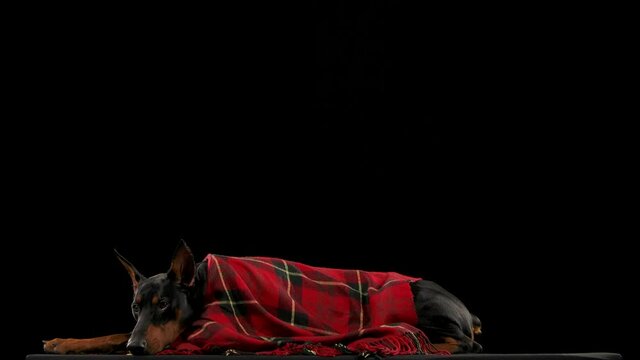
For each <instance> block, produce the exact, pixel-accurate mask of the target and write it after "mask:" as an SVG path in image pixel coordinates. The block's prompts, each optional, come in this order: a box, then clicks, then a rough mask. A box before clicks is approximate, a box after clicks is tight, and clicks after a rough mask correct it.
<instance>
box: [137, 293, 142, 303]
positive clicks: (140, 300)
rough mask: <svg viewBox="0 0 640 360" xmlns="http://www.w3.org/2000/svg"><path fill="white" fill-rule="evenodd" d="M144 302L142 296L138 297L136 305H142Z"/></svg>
mask: <svg viewBox="0 0 640 360" xmlns="http://www.w3.org/2000/svg"><path fill="white" fill-rule="evenodd" d="M141 302H142V296H140V295H138V296H136V304H140V303H141Z"/></svg>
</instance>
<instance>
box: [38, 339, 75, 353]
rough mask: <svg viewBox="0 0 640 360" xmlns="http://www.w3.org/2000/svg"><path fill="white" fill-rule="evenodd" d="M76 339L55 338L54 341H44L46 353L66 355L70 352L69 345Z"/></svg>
mask: <svg viewBox="0 0 640 360" xmlns="http://www.w3.org/2000/svg"><path fill="white" fill-rule="evenodd" d="M73 340H75V339H60V338H55V339H53V340H42V343H43V346H42V348H43V349H44V351H45V352H48V353H52V354H66V353H68V352H69V350H70V348H69V344H70V343H71V342H72V341H73Z"/></svg>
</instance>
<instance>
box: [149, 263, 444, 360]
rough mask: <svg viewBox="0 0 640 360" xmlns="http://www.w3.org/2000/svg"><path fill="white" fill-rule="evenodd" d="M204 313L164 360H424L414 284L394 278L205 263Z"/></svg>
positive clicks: (264, 265)
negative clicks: (313, 359) (344, 359)
mask: <svg viewBox="0 0 640 360" xmlns="http://www.w3.org/2000/svg"><path fill="white" fill-rule="evenodd" d="M205 261H206V262H207V265H208V273H207V276H208V283H207V288H206V290H205V304H206V306H205V310H204V311H203V313H202V315H201V318H200V319H199V320H197V321H196V322H195V323H194V326H195V329H194V330H193V331H188V332H186V333H185V334H184V335H183V337H182V338H181V339H179V340H177V341H176V342H175V343H174V344H173V345H172V347H171V348H170V349H167V350H165V351H163V352H161V354H203V353H219V352H223V351H241V352H244V351H250V352H257V353H259V354H264V355H289V354H315V355H321V356H333V355H339V354H344V353H350V352H355V353H375V354H378V355H405V354H426V353H433V352H437V351H434V350H433V347H432V346H430V344H429V342H428V339H427V338H426V336H425V335H424V333H422V331H420V330H418V329H417V328H415V327H414V326H413V325H415V324H416V322H417V316H416V311H415V306H414V303H413V294H412V292H411V288H410V285H409V283H410V282H412V281H416V280H419V279H417V278H412V277H408V276H404V275H400V274H397V273H381V272H364V271H359V270H339V269H328V268H319V267H312V266H308V265H304V264H300V263H297V262H292V261H285V260H282V259H274V258H264V257H245V258H237V257H227V256H220V255H208V256H207V257H206V259H205Z"/></svg>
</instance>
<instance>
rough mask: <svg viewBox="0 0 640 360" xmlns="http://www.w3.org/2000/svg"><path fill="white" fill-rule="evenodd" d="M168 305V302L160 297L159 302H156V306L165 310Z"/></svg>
mask: <svg viewBox="0 0 640 360" xmlns="http://www.w3.org/2000/svg"><path fill="white" fill-rule="evenodd" d="M168 307H169V302H168V301H167V299H161V300H160V302H158V308H160V310H165V309H167V308H168Z"/></svg>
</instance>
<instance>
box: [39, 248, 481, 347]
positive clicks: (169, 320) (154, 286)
mask: <svg viewBox="0 0 640 360" xmlns="http://www.w3.org/2000/svg"><path fill="white" fill-rule="evenodd" d="M115 253H116V256H117V258H118V260H119V261H120V262H121V263H122V265H123V266H124V268H125V269H126V270H127V272H128V274H129V276H130V278H131V282H132V285H133V302H132V304H131V312H132V314H133V317H134V319H135V320H136V325H135V327H134V328H133V330H132V331H131V332H130V333H123V334H116V335H109V336H103V337H98V338H91V339H60V338H56V339H53V340H45V341H43V343H44V351H45V352H48V353H57V354H74V353H114V352H127V351H128V352H129V353H131V354H133V355H144V354H156V353H158V352H161V351H166V349H167V348H169V347H170V346H172V344H175V342H176V341H178V340H179V338H181V337H182V336H184V334H183V333H184V332H186V331H187V329H192V328H193V327H194V325H197V326H199V327H200V328H199V329H200V330H198V331H196V332H195V333H193V334H192V335H191V336H190V338H192V337H193V336H194V335H197V336H199V337H200V338H202V337H203V336H209V335H207V334H209V333H216V334H223V333H224V331H227V330H229V329H228V328H231V329H230V330H229V331H237V332H241V330H242V331H244V332H245V334H247V335H249V331H248V330H247V329H245V327H247V326H248V325H245V326H243V325H242V323H240V322H238V324H239V327H238V326H237V325H235V323H234V324H231V323H230V325H228V326H227V328H224V326H223V324H221V323H220V321H208V322H203V321H201V320H200V321H199V320H198V319H200V318H201V317H202V316H203V314H204V313H205V312H207V311H210V310H211V307H210V305H212V304H213V303H209V304H208V303H207V302H208V301H209V300H207V299H206V297H207V292H208V293H210V294H211V293H214V294H222V296H225V297H224V298H225V299H226V298H227V297H226V296H228V300H229V301H226V302H224V301H217V302H215V303H216V304H218V305H219V306H220V309H221V310H220V311H221V312H222V313H224V314H225V316H223V317H221V318H218V319H225V318H229V319H232V320H233V316H235V320H238V314H237V313H236V312H240V309H239V306H240V304H248V303H251V302H252V301H235V302H233V301H231V300H234V299H232V297H231V295H230V294H231V290H230V289H228V288H227V287H228V284H227V282H228V281H229V280H227V282H224V279H222V283H221V284H222V285H221V286H217V287H221V288H223V289H220V288H217V287H215V286H214V285H211V284H212V281H210V280H211V279H208V277H213V275H212V274H214V272H215V271H217V270H221V268H222V267H224V266H226V265H224V264H223V265H221V262H222V261H223V260H224V259H227V261H235V262H239V263H241V264H248V263H252V264H256V265H257V266H262V267H268V268H269V269H271V268H273V269H276V271H275V272H273V271H271V272H270V273H269V274H272V273H278V274H285V275H286V281H287V282H285V284H287V285H288V287H287V290H286V291H285V295H286V294H288V295H289V296H291V286H292V284H294V285H295V281H301V280H302V278H303V277H304V279H306V280H308V281H314V282H313V284H315V285H314V286H318V287H319V289H320V291H323V290H322V289H327V291H330V292H332V294H333V295H328V297H326V298H325V299H326V300H320V306H318V309H319V310H317V311H318V312H319V313H321V314H334V313H335V312H332V311H334V310H335V309H332V308H331V306H332V305H331V304H330V303H331V300H332V299H334V298H335V296H336V295H335V293H334V291H337V290H336V287H340V288H341V289H342V288H346V291H347V292H348V293H349V294H351V295H354V294H355V295H354V296H355V299H356V300H358V299H359V301H360V305H362V304H365V305H366V306H367V307H368V308H369V307H371V306H372V305H371V304H373V300H374V296H377V294H374V292H376V291H382V290H381V289H383V288H385V289H389V288H391V286H392V285H394V286H395V285H396V284H405V285H402V286H396V287H395V289H396V290H393V291H405V292H404V293H405V294H410V297H412V298H411V299H410V300H408V299H399V298H398V299H395V298H393V299H392V300H393V301H392V302H391V303H392V304H394V305H393V307H398V306H402V307H403V309H384V310H383V312H392V313H394V314H395V312H397V311H405V310H407V308H408V307H412V309H411V311H409V312H407V314H409V313H412V314H415V315H412V316H413V317H412V319H413V320H412V321H411V322H413V324H410V325H407V327H411V326H415V328H417V329H418V330H416V332H414V334H421V333H424V335H426V337H425V339H427V345H428V348H429V349H431V350H432V351H433V350H435V351H439V352H443V351H444V352H448V353H466V352H481V351H482V346H481V345H480V344H478V343H477V342H476V340H475V338H476V335H478V334H480V333H481V323H480V320H479V319H478V317H476V316H475V315H472V314H471V313H470V312H469V310H468V309H467V307H466V306H465V305H464V304H463V303H462V301H460V300H459V299H458V298H457V297H455V296H454V295H452V294H451V293H450V292H448V291H447V290H445V289H444V288H442V287H441V286H439V285H438V284H436V283H434V282H432V281H426V280H422V279H413V278H409V277H405V276H404V275H400V274H396V273H371V274H373V275H371V276H373V277H380V278H384V279H386V280H385V284H384V286H381V287H378V288H376V287H375V286H373V285H367V288H368V289H369V292H368V293H367V292H363V291H356V290H357V287H358V286H360V287H362V281H361V276H363V277H365V276H369V275H368V274H369V273H365V272H360V271H357V270H353V271H352V270H337V269H336V270H332V269H328V270H327V269H325V270H327V271H336V272H337V271H347V273H345V274H349V275H348V276H351V277H352V278H353V276H357V280H358V282H357V284H358V285H352V286H351V285H349V282H348V281H345V282H344V283H342V282H329V281H318V280H317V279H312V278H311V277H310V276H307V275H305V274H304V273H303V272H301V271H299V269H300V268H302V267H305V266H306V265H303V264H298V263H293V262H287V261H284V260H280V259H266V258H228V257H221V256H213V255H209V256H208V257H207V258H205V261H203V262H200V263H198V264H196V263H195V262H194V257H193V254H192V252H191V250H190V249H189V247H188V246H187V244H186V243H185V242H184V241H183V240H181V241H180V243H179V245H178V247H177V249H176V251H175V253H174V256H173V259H172V261H171V266H170V269H169V271H168V272H166V273H161V274H158V275H155V276H151V277H145V276H143V275H142V274H141V273H140V272H139V271H138V270H137V269H136V268H135V267H134V266H133V264H132V263H131V262H129V261H128V260H127V259H125V258H124V257H123V256H122V255H120V254H119V253H118V252H117V251H116V252H115ZM207 259H208V260H207ZM214 262H215V263H214ZM274 264H275V265H274ZM279 264H282V266H280V265H279ZM296 264H297V265H296ZM216 266H217V269H216V268H215V267H216ZM242 266H244V265H242ZM212 269H213V270H212ZM292 269H295V271H294V270H292ZM309 269H311V270H310V271H316V270H317V269H322V268H312V267H309ZM285 270H287V271H285ZM212 271H214V272H212ZM317 271H321V270H317ZM220 274H222V273H220ZM318 274H320V273H318ZM353 274H355V275H353ZM389 274H394V275H389ZM233 275H234V274H232V276H233ZM261 276H262V275H261ZM261 276H258V277H261ZM320 276H321V275H317V277H320ZM390 276H391V277H390ZM292 279H293V280H292ZM389 279H392V280H389ZM398 279H399V280H398ZM243 281H244V280H243ZM247 281H249V280H247ZM283 281H284V280H283ZM268 282H269V281H267V283H268ZM352 283H353V284H355V280H354V281H352ZM208 284H209V285H208ZM318 284H319V285H318ZM406 284H409V286H407V285H406ZM330 285H331V286H333V285H336V286H334V287H333V288H328V287H327V286H330ZM212 286H214V288H212ZM229 286H230V285H229ZM259 286H260V285H255V284H254V285H251V284H249V286H248V291H251V290H253V291H254V292H256V293H260V292H262V293H268V292H269V290H268V289H267V290H266V291H258V287H259ZM403 286H404V287H403ZM403 289H405V290H403ZM223 290H224V291H223ZM360 290H361V289H360ZM305 291H307V293H308V292H309V291H308V290H305ZM384 291H391V290H384ZM409 291H410V292H409ZM225 294H226V295H225ZM317 296H323V295H322V294H321V293H320V294H319V295H317ZM392 296H398V295H396V294H392ZM405 297H406V296H405ZM363 299H364V300H363ZM285 300H286V301H289V300H288V298H285ZM363 301H364V302H363ZM403 301H404V302H403ZM407 301H409V302H407ZM377 302H381V301H377ZM234 303H235V307H234V305H233V304H234ZM291 304H292V305H295V301H294V298H293V297H292V296H291ZM400 304H404V305H400ZM365 305H363V306H365ZM229 306H231V307H229ZM246 306H249V305H246ZM298 306H299V307H301V306H302V305H298ZM362 308H363V307H362V306H361V309H362ZM371 308H372V307H371ZM261 309H262V308H261ZM286 310H287V311H289V307H287V308H286ZM413 310H415V312H413ZM260 311H262V312H261V314H262V313H264V311H263V310H260ZM294 312H295V311H294V308H291V316H290V320H291V321H290V324H288V322H289V313H286V314H285V320H286V322H287V324H286V325H287V326H289V325H290V326H291V327H290V328H287V329H285V330H281V331H282V332H283V333H282V334H279V333H277V332H276V334H275V335H276V336H273V335H274V334H273V331H271V333H270V335H271V337H270V338H266V337H264V336H262V337H260V339H259V340H261V342H260V345H255V344H254V345H251V346H249V347H248V349H250V350H261V349H266V348H268V347H269V346H271V347H272V346H275V345H273V344H272V343H274V342H275V343H277V346H280V345H282V344H283V342H282V339H284V338H285V337H286V336H291V334H290V332H291V331H298V330H300V331H303V332H301V333H300V334H303V335H305V334H312V335H317V334H316V333H313V330H309V327H305V326H302V325H301V324H302V323H303V321H304V320H305V319H304V318H301V319H302V320H299V319H294V318H295V317H296V316H298V315H299V314H301V312H298V313H295V314H294ZM214 315H215V314H214ZM231 315H233V316H231ZM378 315H379V314H373V315H371V316H369V317H368V318H367V319H365V318H364V316H363V312H362V311H361V312H360V315H359V316H360V317H359V319H358V317H357V316H356V317H355V322H356V323H358V321H359V332H358V334H359V335H363V334H365V331H364V327H365V325H367V324H366V323H367V322H371V321H373V320H371V319H373V318H374V317H376V316H378ZM264 316H271V315H264ZM278 316H279V315H278ZM389 316H390V317H388V319H391V318H394V316H396V315H393V314H392V315H389ZM320 317H324V318H325V319H329V320H328V321H331V319H333V315H324V316H320ZM378 317H379V316H378ZM394 319H395V318H394ZM365 320H366V321H365ZM260 321H263V320H260ZM278 321H279V320H278ZM223 322H224V321H223ZM387 322H389V321H387ZM393 322H394V323H395V320H394V321H393ZM212 324H213V325H215V326H218V327H217V328H216V329H218V330H216V331H215V332H214V331H213V330H211V328H209V329H205V328H206V327H207V326H212ZM278 326H280V325H278ZM283 326H284V325H283ZM384 327H385V328H386V329H391V328H393V326H392V325H386V324H385V325H384ZM396 327H401V326H399V325H398V326H396ZM380 328H382V327H380ZM204 330H207V331H204ZM383 330H384V329H383ZM304 331H307V332H304ZM309 331H311V332H309ZM317 331H321V330H317ZM402 331H404V330H402ZM326 333H327V334H329V332H326ZM296 334H298V333H296ZM323 334H324V333H323ZM367 334H369V333H367ZM240 335H242V336H244V334H240ZM277 335H280V337H278V336H277ZM234 336H235V335H234ZM336 336H339V335H336ZM412 337H413V338H414V339H416V336H415V335H412ZM255 338H256V339H257V337H255ZM302 338H303V337H302ZM302 338H301V339H302ZM243 339H246V337H244V338H243ZM277 339H279V340H277ZM308 339H324V338H316V337H312V338H308ZM207 340H208V338H206V337H205V341H207ZM262 340H264V341H262ZM351 340H353V339H351ZM351 340H350V341H351ZM251 341H253V342H252V344H253V343H256V341H257V340H256V341H254V340H253V338H251ZM233 343H234V344H237V343H238V341H236V340H234V342H233ZM285 343H286V341H285ZM306 343H309V341H306ZM379 343H380V342H379V341H378V342H376V343H375V344H379ZM371 344H374V342H371ZM416 344H417V345H416ZM214 345H220V344H214ZM419 345H420V343H419V342H417V340H412V342H410V343H408V344H407V346H409V347H414V346H418V347H417V348H412V349H413V350H414V351H418V353H420V351H421V350H420V349H421V348H420V346H419ZM287 346H288V348H293V347H294V346H295V345H292V344H289V345H287ZM305 346H306V345H305ZM208 349H209V350H210V351H211V350H212V349H218V346H214V347H209V348H208ZM343 349H344V350H345V351H348V348H347V347H343ZM222 350H225V349H222ZM226 350H227V351H233V352H235V351H236V349H231V348H229V349H226ZM240 350H243V349H240ZM256 352H257V351H256ZM311 353H313V354H315V352H311Z"/></svg>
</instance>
